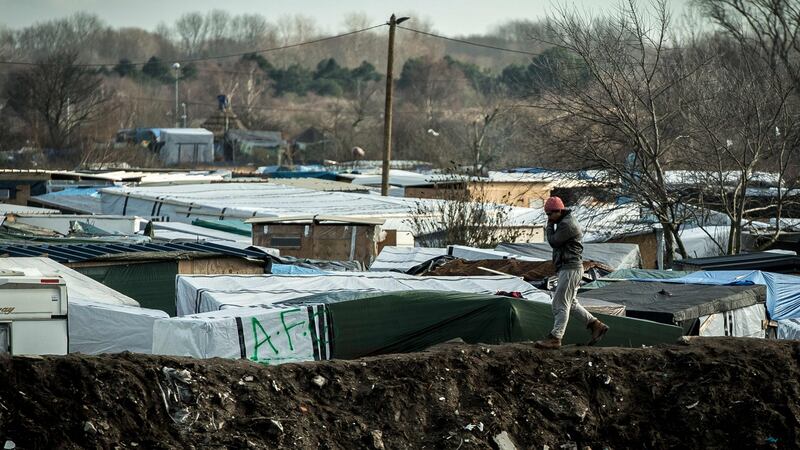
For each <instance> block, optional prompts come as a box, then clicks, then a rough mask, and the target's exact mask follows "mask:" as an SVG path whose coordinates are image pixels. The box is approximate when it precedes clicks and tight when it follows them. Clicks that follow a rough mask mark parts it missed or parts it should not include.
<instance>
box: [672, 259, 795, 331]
mask: <svg viewBox="0 0 800 450" xmlns="http://www.w3.org/2000/svg"><path fill="white" fill-rule="evenodd" d="M664 281H665V282H669V283H689V284H710V285H728V286H730V285H734V286H735V285H738V286H747V285H754V284H758V285H764V286H766V289H767V291H766V304H767V312H769V315H770V318H771V319H772V320H783V319H800V277H798V276H794V275H785V274H781V273H771V272H762V271H759V270H713V271H700V272H694V273H691V274H688V275H686V276H683V277H680V278H674V279H671V280H664Z"/></svg>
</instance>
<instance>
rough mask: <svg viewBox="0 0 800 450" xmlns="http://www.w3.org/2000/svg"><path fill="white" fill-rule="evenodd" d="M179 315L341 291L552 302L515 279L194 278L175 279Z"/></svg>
mask: <svg viewBox="0 0 800 450" xmlns="http://www.w3.org/2000/svg"><path fill="white" fill-rule="evenodd" d="M176 284H177V288H176V297H177V300H176V301H177V305H176V306H177V312H178V315H179V316H185V315H189V314H197V313H203V312H208V311H216V310H220V309H225V308H229V307H242V306H264V305H266V306H269V305H272V304H275V303H277V302H281V301H286V300H291V299H296V298H300V297H308V296H311V295H315V294H323V293H335V292H343V291H357V292H372V293H378V292H392V291H410V290H427V291H449V292H472V293H481V294H495V293H496V292H497V291H507V292H514V291H517V292H520V293H522V295H523V297H525V298H529V299H532V300H535V299H539V300H541V299H544V300H547V301H549V300H550V298H549V296H548V295H547V293H545V292H544V291H540V290H538V289H536V288H534V287H533V286H531V285H530V284H528V283H526V282H525V281H523V280H522V279H521V278H517V277H513V276H479V277H417V276H413V275H406V274H403V273H397V272H342V273H331V274H326V275H191V276H183V275H179V276H178V277H177V281H176Z"/></svg>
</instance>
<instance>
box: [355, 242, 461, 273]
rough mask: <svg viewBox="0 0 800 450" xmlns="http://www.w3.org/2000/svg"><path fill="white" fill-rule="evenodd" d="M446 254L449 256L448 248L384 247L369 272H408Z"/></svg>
mask: <svg viewBox="0 0 800 450" xmlns="http://www.w3.org/2000/svg"><path fill="white" fill-rule="evenodd" d="M444 254H447V249H446V248H427V247H383V250H381V252H380V253H379V254H378V257H377V258H375V261H373V262H372V266H370V268H369V270H370V271H371V272H388V271H391V270H396V271H400V272H406V271H408V270H409V269H411V268H412V267H414V266H416V265H418V264H422V263H424V262H425V261H429V260H431V259H433V258H436V257H437V256H442V255H444Z"/></svg>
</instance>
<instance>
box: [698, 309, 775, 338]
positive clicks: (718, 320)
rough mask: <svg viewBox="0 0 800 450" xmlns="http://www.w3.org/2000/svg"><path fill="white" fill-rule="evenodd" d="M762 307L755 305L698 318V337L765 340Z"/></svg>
mask: <svg viewBox="0 0 800 450" xmlns="http://www.w3.org/2000/svg"><path fill="white" fill-rule="evenodd" d="M766 318H767V314H766V310H765V309H764V305H761V304H757V305H752V306H748V307H745V308H739V309H734V310H731V311H725V312H722V313H716V314H711V315H709V316H702V317H700V318H699V321H700V326H699V332H698V335H699V336H735V337H751V338H765V337H767V333H766V330H765V329H764V321H765V320H766Z"/></svg>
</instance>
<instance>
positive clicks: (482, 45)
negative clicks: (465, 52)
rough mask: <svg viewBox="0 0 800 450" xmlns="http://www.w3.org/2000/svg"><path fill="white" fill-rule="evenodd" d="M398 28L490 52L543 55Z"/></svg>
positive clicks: (412, 29)
mask: <svg viewBox="0 0 800 450" xmlns="http://www.w3.org/2000/svg"><path fill="white" fill-rule="evenodd" d="M397 28H402V29H404V30H406V31H411V32H413V33H417V34H423V35H425V36H430V37H435V38H438V39H444V40H446V41H451V42H458V43H459V44H465V45H471V46H473V47H482V48H488V49H490V50H498V51H501V52H508V53H519V54H521V55H528V56H541V55H542V54H541V53H535V52H528V51H525V50H515V49H512V48H506V47H498V46H496V45H489V44H481V43H480V42H473V41H468V40H466V39H458V38H452V37H448V36H442V35H441V34H436V33H430V32H427V31H422V30H415V29H414V28H408V27H403V26H400V25H398V26H397Z"/></svg>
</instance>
